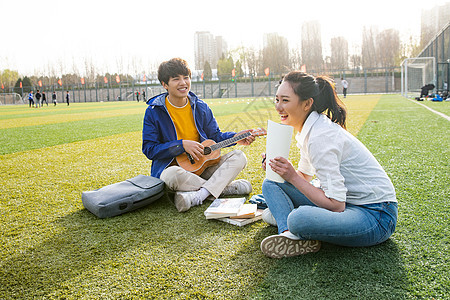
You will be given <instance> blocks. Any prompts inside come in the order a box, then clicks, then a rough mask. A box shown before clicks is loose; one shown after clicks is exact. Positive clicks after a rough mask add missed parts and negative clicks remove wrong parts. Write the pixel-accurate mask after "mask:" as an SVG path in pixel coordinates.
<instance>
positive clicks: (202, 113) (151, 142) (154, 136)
mask: <svg viewBox="0 0 450 300" xmlns="http://www.w3.org/2000/svg"><path fill="white" fill-rule="evenodd" d="M167 95H168V93H163V94H160V95H158V96H155V97H153V98H151V99H149V100H148V101H147V104H148V107H147V110H146V111H145V116H144V126H143V129H142V152H143V153H144V154H145V156H147V158H148V159H150V160H152V170H151V175H152V176H154V177H158V178H159V177H160V175H161V173H162V171H163V170H164V169H165V168H166V167H167V166H168V165H169V164H170V163H171V162H172V160H173V159H174V158H175V157H176V156H178V155H180V154H181V153H183V152H185V151H184V148H183V141H182V140H181V139H180V140H179V139H177V133H176V130H175V125H174V123H173V122H172V119H171V118H170V115H169V112H168V110H167V108H166V105H165V99H166V96H167ZM188 98H189V102H190V104H191V108H192V113H193V115H194V122H195V126H196V127H197V130H198V133H199V134H200V142H203V141H204V140H207V139H210V140H213V141H215V142H216V143H218V142H221V141H223V140H226V139H228V138H231V137H233V136H234V135H235V134H236V133H235V132H232V131H229V132H221V131H220V129H219V125H218V124H217V121H216V119H215V118H214V115H213V113H212V111H211V109H210V108H209V106H208V105H207V104H206V103H205V102H204V101H202V100H200V99H199V98H198V97H197V96H196V95H195V94H194V93H192V92H189V95H188Z"/></svg>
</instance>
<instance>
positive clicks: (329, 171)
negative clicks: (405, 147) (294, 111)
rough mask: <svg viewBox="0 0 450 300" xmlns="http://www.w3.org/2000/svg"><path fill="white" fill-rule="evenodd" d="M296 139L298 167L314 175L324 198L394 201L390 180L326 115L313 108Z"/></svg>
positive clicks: (347, 133)
mask: <svg viewBox="0 0 450 300" xmlns="http://www.w3.org/2000/svg"><path fill="white" fill-rule="evenodd" d="M295 138H296V140H297V146H298V147H299V148H300V155H301V157H300V161H299V164H298V170H299V171H301V172H302V173H305V174H307V175H311V176H313V175H316V176H317V178H318V179H319V181H320V185H321V188H322V189H323V191H324V192H325V195H326V196H327V197H329V198H333V199H335V200H338V201H345V202H347V203H351V204H356V205H363V204H371V203H380V202H386V201H391V202H397V200H396V197H395V189H394V186H393V184H392V182H391V180H390V179H389V177H388V176H387V174H386V172H385V171H384V170H383V168H382V167H381V165H380V164H379V163H378V161H377V160H376V159H375V157H374V156H373V155H372V153H370V151H369V150H368V149H367V148H366V147H365V146H364V145H363V144H362V143H361V142H360V141H359V140H358V139H357V138H355V137H354V136H353V135H351V134H350V133H349V132H348V131H346V130H345V129H343V128H342V127H341V126H339V125H338V124H336V123H333V122H332V121H331V120H330V119H329V118H328V117H327V116H326V115H324V114H318V113H317V112H315V111H313V112H312V113H311V114H310V115H309V116H308V118H307V119H306V121H305V124H303V128H302V131H301V132H299V133H297V135H296V137H295Z"/></svg>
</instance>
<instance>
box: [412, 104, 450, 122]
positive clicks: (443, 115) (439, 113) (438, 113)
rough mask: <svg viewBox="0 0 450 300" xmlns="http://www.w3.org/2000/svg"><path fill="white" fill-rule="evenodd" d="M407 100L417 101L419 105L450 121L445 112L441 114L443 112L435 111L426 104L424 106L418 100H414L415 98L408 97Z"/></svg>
mask: <svg viewBox="0 0 450 300" xmlns="http://www.w3.org/2000/svg"><path fill="white" fill-rule="evenodd" d="M409 101H411V102H414V103H417V104H419V105H422V106H423V107H425V108H426V109H428V110H429V111H431V112H433V113H435V114H437V115H438V116H441V117H443V118H444V119H447V121H450V117H449V116H447V115H446V114H443V113H441V112H438V111H435V110H434V109H432V108H429V107H428V106H426V105H424V104H422V103H419V102H417V101H415V100H411V99H409Z"/></svg>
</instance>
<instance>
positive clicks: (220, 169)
mask: <svg viewBox="0 0 450 300" xmlns="http://www.w3.org/2000/svg"><path fill="white" fill-rule="evenodd" d="M246 164H247V157H246V156H245V154H244V152H242V151H240V150H234V151H231V152H228V153H227V154H225V155H223V156H222V157H221V158H220V161H219V163H218V164H217V165H214V166H210V167H208V168H206V169H205V171H204V172H203V173H202V174H201V175H200V176H198V175H195V174H194V173H191V172H188V171H186V170H185V169H183V168H181V167H179V166H171V167H168V168H166V169H165V170H164V171H163V172H162V173H161V180H162V181H164V182H165V184H166V185H167V186H168V187H169V188H170V189H172V190H174V191H177V192H187V191H197V190H199V189H200V188H202V187H203V188H205V189H207V190H208V191H209V192H210V193H211V195H213V196H214V197H215V198H218V197H219V196H220V194H221V193H222V191H223V190H224V189H225V187H226V186H227V185H228V184H230V182H232V181H233V180H234V179H235V178H236V177H237V175H238V174H239V173H240V172H241V171H242V170H243V169H244V168H245V165H246Z"/></svg>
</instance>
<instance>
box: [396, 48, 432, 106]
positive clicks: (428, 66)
mask: <svg viewBox="0 0 450 300" xmlns="http://www.w3.org/2000/svg"><path fill="white" fill-rule="evenodd" d="M401 69H402V74H401V81H402V82H401V89H402V96H404V97H407V98H415V97H419V96H420V92H421V88H422V87H423V86H425V85H427V84H433V85H434V86H436V60H435V58H434V57H416V58H407V59H405V60H404V61H403V62H402V65H401Z"/></svg>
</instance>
